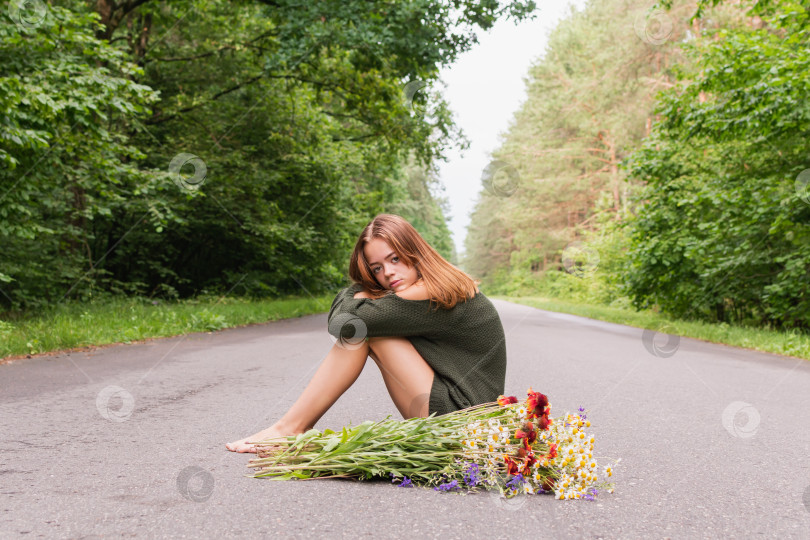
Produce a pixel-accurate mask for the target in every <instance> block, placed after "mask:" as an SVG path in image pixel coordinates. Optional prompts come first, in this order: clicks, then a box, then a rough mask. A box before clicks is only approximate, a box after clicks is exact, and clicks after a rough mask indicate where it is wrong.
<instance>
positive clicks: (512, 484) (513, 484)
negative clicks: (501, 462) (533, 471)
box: [506, 473, 526, 489]
mask: <svg viewBox="0 0 810 540" xmlns="http://www.w3.org/2000/svg"><path fill="white" fill-rule="evenodd" d="M525 482H526V479H525V478H524V477H523V474H521V473H518V474H517V475H516V476H515V477H513V478H512V479H511V480H509V481H508V482H507V483H506V486H507V487H509V488H511V489H519V488H520V486H522V485H523V484H524V483H525Z"/></svg>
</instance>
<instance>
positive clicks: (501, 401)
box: [498, 396, 518, 407]
mask: <svg viewBox="0 0 810 540" xmlns="http://www.w3.org/2000/svg"><path fill="white" fill-rule="evenodd" d="M517 402H518V400H517V398H516V397H515V396H498V405H500V406H501V407H504V406H506V405H509V404H510V403H517Z"/></svg>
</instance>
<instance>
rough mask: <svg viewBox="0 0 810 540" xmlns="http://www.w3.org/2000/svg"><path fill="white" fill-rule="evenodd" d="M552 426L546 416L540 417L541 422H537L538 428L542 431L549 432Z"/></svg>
mask: <svg viewBox="0 0 810 540" xmlns="http://www.w3.org/2000/svg"><path fill="white" fill-rule="evenodd" d="M550 425H551V420H550V419H549V417H548V416H546V415H545V414H544V415H543V416H541V417H540V420H538V422H537V427H539V428H540V430H541V431H547V430H548V426H550Z"/></svg>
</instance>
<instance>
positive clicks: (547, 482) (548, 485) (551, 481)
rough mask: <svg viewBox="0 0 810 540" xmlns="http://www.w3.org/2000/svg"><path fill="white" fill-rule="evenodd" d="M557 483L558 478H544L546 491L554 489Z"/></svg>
mask: <svg viewBox="0 0 810 540" xmlns="http://www.w3.org/2000/svg"><path fill="white" fill-rule="evenodd" d="M556 483H557V479H556V478H554V477H551V476H548V477H546V478H543V489H544V490H546V491H554V484H556Z"/></svg>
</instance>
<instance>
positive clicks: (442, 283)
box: [349, 214, 480, 309]
mask: <svg viewBox="0 0 810 540" xmlns="http://www.w3.org/2000/svg"><path fill="white" fill-rule="evenodd" d="M374 238H381V239H382V240H385V242H386V243H387V244H388V245H389V246H391V248H392V249H393V250H394V251H395V252H396V254H397V256H398V257H399V259H400V260H401V261H403V262H404V263H405V264H407V265H408V266H410V267H415V268H416V271H417V274H418V275H419V276H420V277H421V278H422V281H423V282H424V284H425V289H426V291H427V293H428V296H429V298H430V300H431V305H433V302H435V303H436V307H437V309H438V307H442V308H445V309H452V308H453V307H455V305H456V304H457V303H459V302H462V301H464V302H466V301H467V299H468V298H472V297H474V296H475V294H476V286H477V285H478V284H479V283H480V280H477V279H473V278H472V277H470V276H469V275H468V274H467V273H465V272H463V271H462V270H459V269H458V268H456V267H455V266H453V265H452V264H450V263H449V262H448V261H447V260H446V259H444V257H442V256H441V255H439V253H438V252H437V251H436V250H435V249H433V247H432V246H431V245H430V244H428V243H427V242H426V241H425V239H424V238H422V236H421V235H420V234H419V233H418V232H417V230H416V229H414V228H413V225H411V224H410V223H408V221H407V220H406V219H404V218H402V217H401V216H398V215H396V214H378V215H377V216H376V217H375V218H374V219H372V220H371V222H370V223H369V224H368V225H366V227H365V228H364V229H363V232H361V233H360V238H359V239H358V240H357V244H356V245H355V246H354V251H353V252H352V256H351V261H350V262H349V277H351V278H352V280H353V281H354V282H355V283H359V284H361V285H363V287H365V288H366V289H367V290H368V291H369V292H370V293H371V295H372V296H374V297H375V298H381V297H383V296H385V295H386V294H393V291H391V290H388V289H385V288H383V287H381V286H380V284H379V283H377V280H376V279H375V278H374V275H373V274H372V273H371V267H370V266H369V264H368V261H367V260H366V255H365V252H364V251H363V250H364V248H365V247H366V244H367V243H369V242H370V241H371V240H372V239H374Z"/></svg>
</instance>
